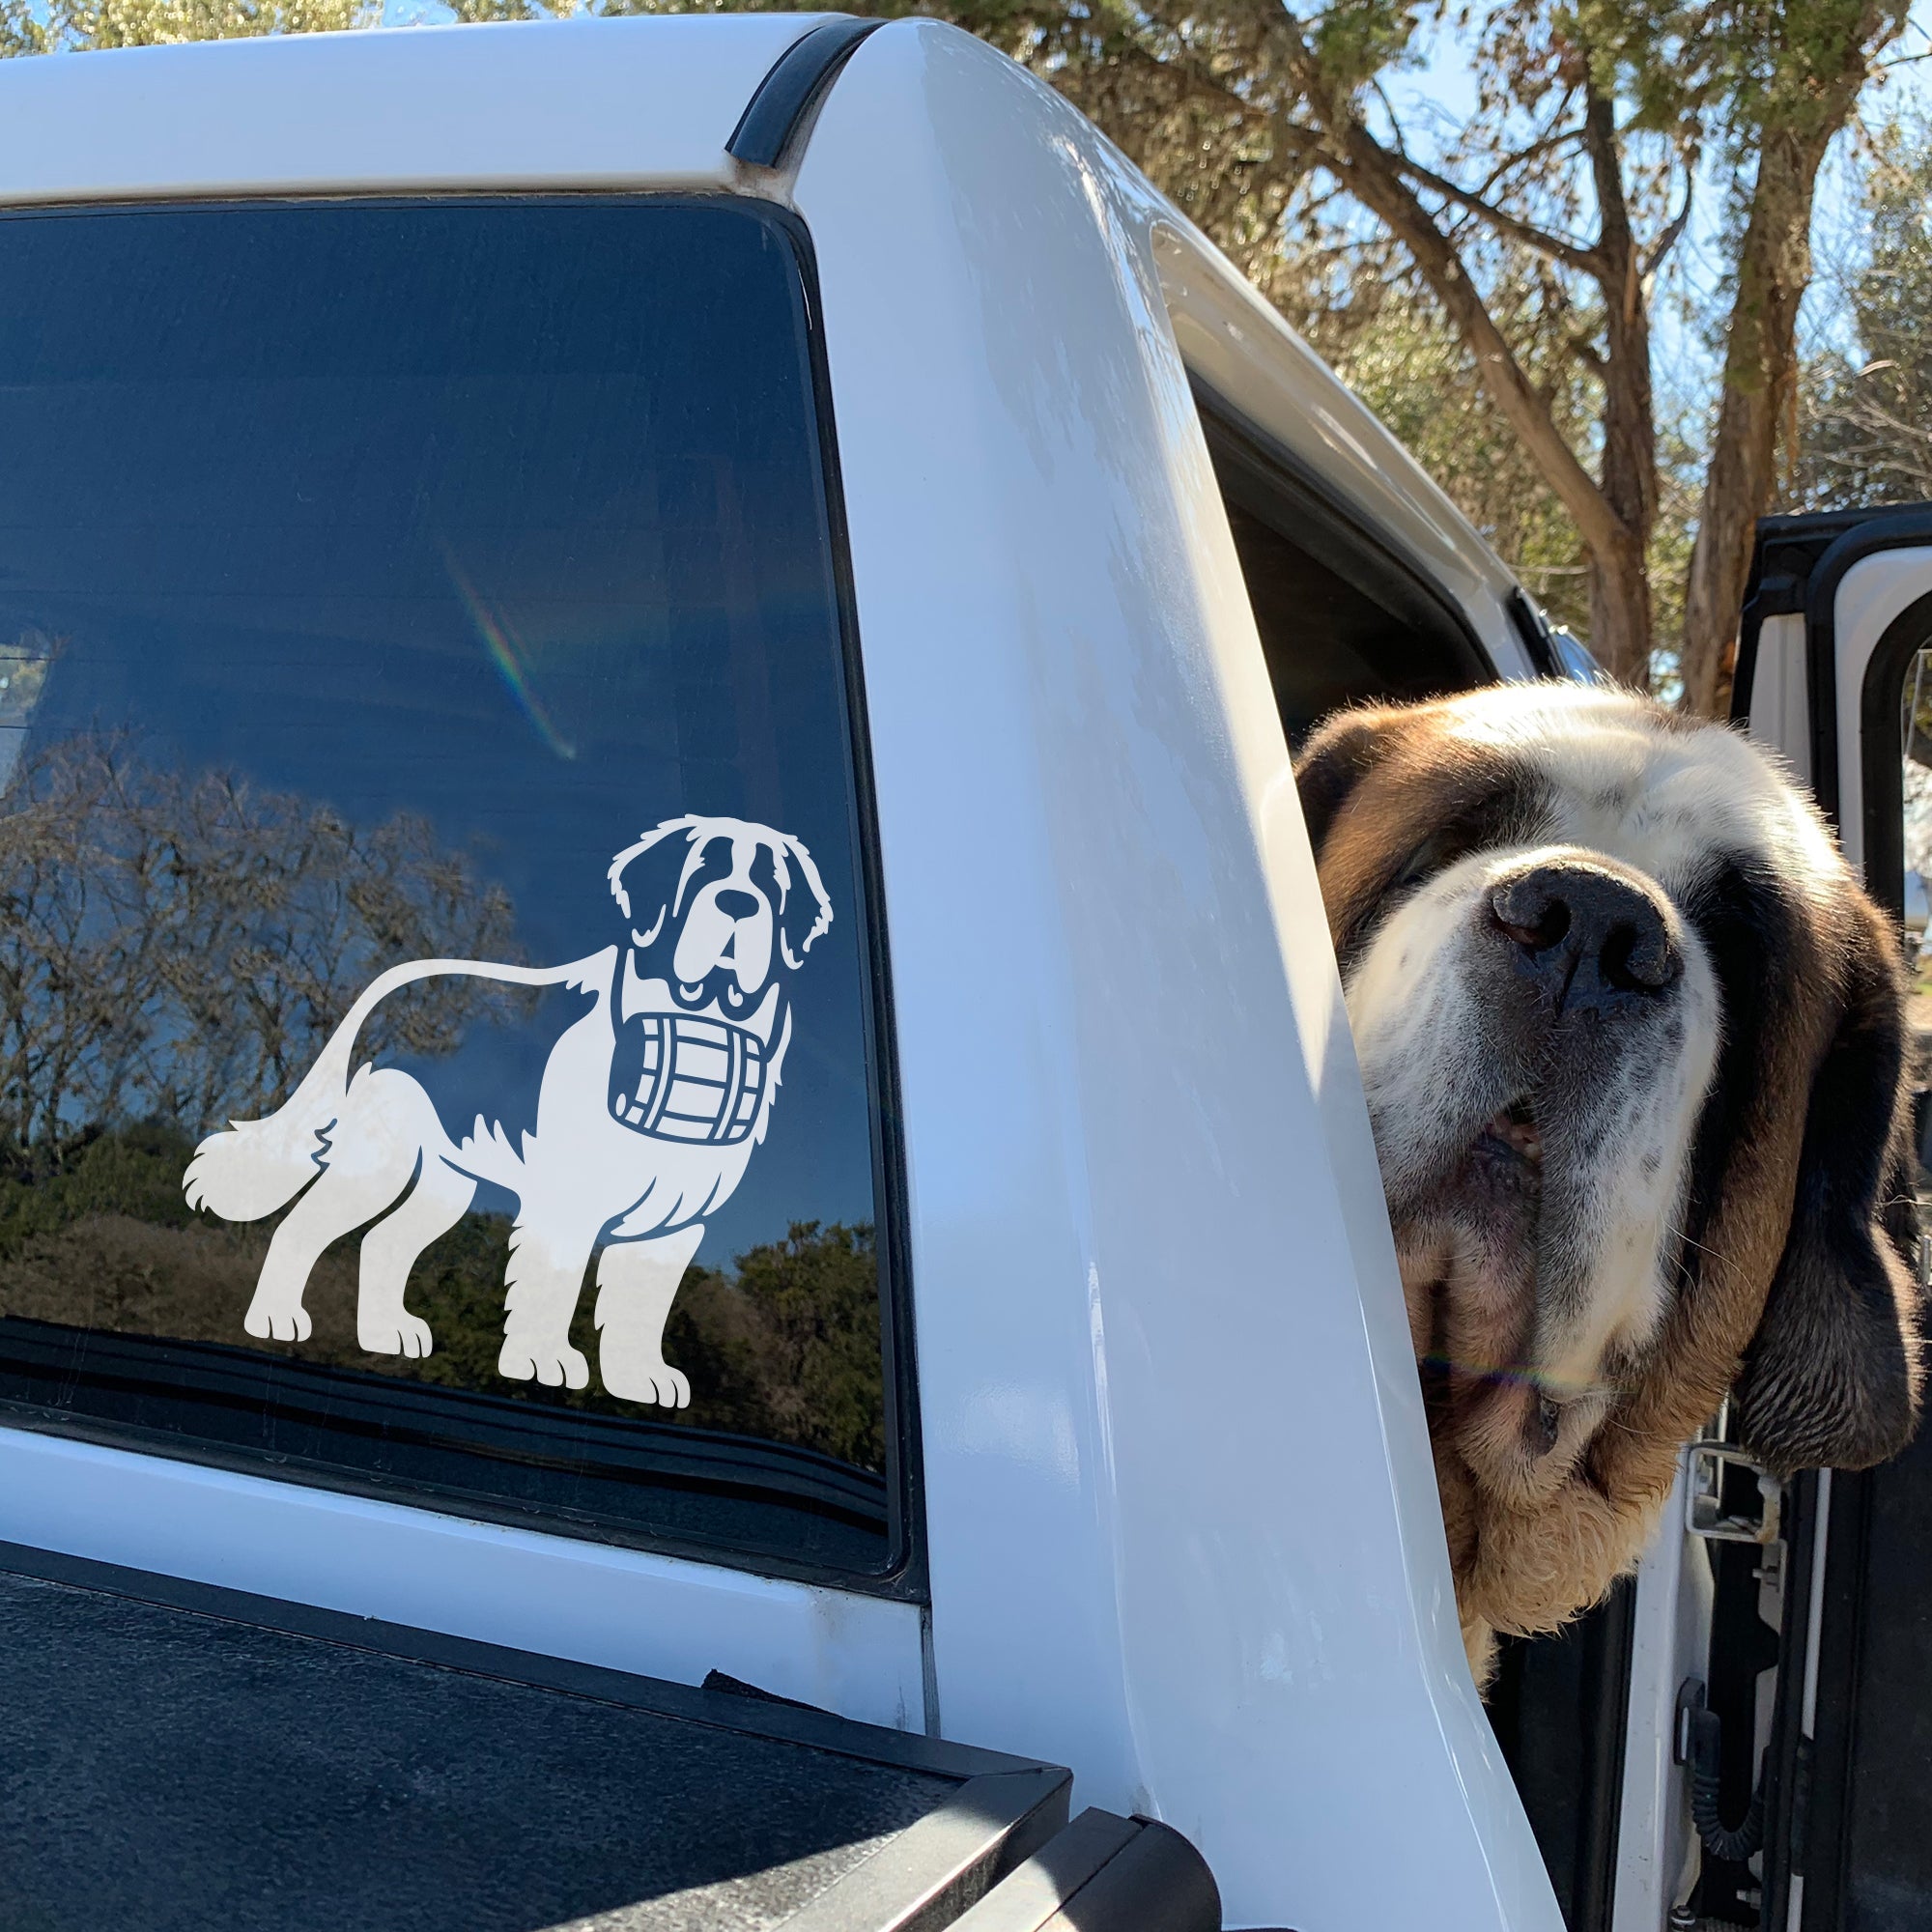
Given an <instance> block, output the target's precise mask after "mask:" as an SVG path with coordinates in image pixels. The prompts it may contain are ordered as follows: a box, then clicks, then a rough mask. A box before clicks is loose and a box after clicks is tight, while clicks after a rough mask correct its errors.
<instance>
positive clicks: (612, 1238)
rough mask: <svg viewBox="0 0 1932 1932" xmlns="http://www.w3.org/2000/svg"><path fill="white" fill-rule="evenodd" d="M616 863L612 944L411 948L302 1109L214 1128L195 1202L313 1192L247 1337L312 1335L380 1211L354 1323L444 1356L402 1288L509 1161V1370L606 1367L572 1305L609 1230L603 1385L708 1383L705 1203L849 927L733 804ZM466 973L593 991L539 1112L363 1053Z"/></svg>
mask: <svg viewBox="0 0 1932 1932" xmlns="http://www.w3.org/2000/svg"><path fill="white" fill-rule="evenodd" d="M608 880H609V884H610V889H611V898H612V899H613V900H614V901H615V913H614V923H615V924H616V925H617V927H618V930H619V932H620V934H621V937H619V938H618V939H617V941H616V942H615V943H614V944H612V945H611V946H607V947H605V948H604V949H603V950H602V951H601V952H593V953H591V954H590V955H589V956H588V957H587V958H583V959H575V960H572V961H570V962H569V963H568V964H567V965H563V966H551V967H531V966H509V965H499V964H496V963H493V962H490V961H487V960H477V959H416V960H411V961H407V962H405V963H402V964H398V965H396V966H392V967H390V968H389V969H388V970H387V971H386V972H384V973H382V974H379V975H378V976H377V978H376V979H375V980H372V981H371V982H370V984H369V986H368V987H367V988H366V990H365V991H364V992H363V993H362V995H361V997H360V998H359V999H357V1000H356V1002H355V1005H354V1006H353V1007H352V1008H351V1009H349V1012H348V1014H347V1015H346V1016H345V1017H344V1019H343V1022H342V1024H341V1026H340V1027H338V1028H337V1029H336V1031H335V1033H334V1035H333V1037H331V1038H330V1039H329V1041H328V1044H327V1046H326V1047H324V1048H323V1050H322V1053H321V1054H320V1055H319V1056H318V1057H317V1060H316V1063H315V1065H313V1066H312V1067H311V1068H310V1069H309V1071H308V1073H307V1075H306V1076H305V1077H304V1078H303V1080H302V1082H301V1084H300V1086H299V1087H298V1088H297V1090H296V1091H295V1093H294V1094H291V1095H290V1097H289V1099H288V1100H287V1101H286V1102H285V1103H284V1104H283V1105H282V1106H281V1107H279V1108H277V1109H276V1111H275V1112H274V1113H273V1114H271V1115H270V1116H269V1117H268V1118H267V1119H266V1120H261V1121H242V1122H236V1123H235V1124H234V1125H233V1126H231V1127H228V1128H226V1129H224V1130H223V1131H222V1132H220V1133H216V1134H212V1135H211V1136H210V1137H209V1138H208V1139H207V1140H205V1141H203V1142H202V1144H201V1146H200V1147H199V1148H198V1149H196V1151H195V1154H194V1158H193V1159H192V1160H191V1161H190V1162H189V1163H188V1168H187V1173H186V1175H185V1179H184V1182H183V1185H184V1188H185V1193H186V1196H187V1202H188V1206H189V1207H191V1208H209V1209H211V1210H212V1211H213V1212H214V1213H216V1214H219V1215H221V1216H222V1217H223V1218H224V1219H227V1220H230V1221H254V1220H259V1219H261V1218H262V1217H263V1216H264V1215H267V1214H272V1213H274V1212H275V1211H276V1210H277V1209H278V1208H282V1207H284V1206H286V1205H287V1204H288V1203H289V1202H290V1201H292V1200H295V1199H296V1196H297V1195H298V1194H299V1195H300V1199H299V1200H298V1201H296V1205H295V1207H294V1208H292V1209H291V1210H290V1212H289V1213H288V1215H287V1216H286V1217H285V1218H284V1220H283V1221H282V1222H281V1224H280V1225H279V1226H278V1227H277V1228H276V1230H275V1233H274V1236H273V1238H272V1240H271V1241H270V1246H269V1252H268V1256H267V1258H266V1259H265V1261H264V1262H263V1264H262V1272H261V1276H260V1279H259V1281H258V1282H257V1284H256V1288H255V1295H254V1299H253V1301H252V1302H251V1303H250V1304H249V1307H248V1311H247V1314H246V1316H245V1317H244V1319H243V1325H244V1326H245V1328H246V1330H247V1332H248V1333H249V1334H250V1335H255V1336H259V1337H262V1338H264V1339H272V1340H276V1341H285V1342H286V1341H299V1340H302V1339H304V1338H305V1337H306V1336H307V1335H308V1333H309V1318H308V1315H307V1313H306V1311H305V1310H304V1309H303V1307H302V1292H303V1290H304V1289H305V1288H306V1286H307V1284H308V1278H309V1272H310V1270H311V1269H312V1268H313V1267H314V1266H315V1264H316V1262H317V1260H318V1259H319V1258H320V1257H321V1255H322V1254H323V1252H324V1251H325V1250H326V1249H327V1248H328V1247H329V1246H330V1245H331V1244H332V1243H333V1242H335V1241H337V1240H339V1239H341V1238H342V1236H345V1235H347V1234H349V1233H350V1232H351V1231H352V1230H354V1229H355V1228H358V1227H360V1226H362V1225H363V1223H365V1222H368V1221H371V1220H373V1221H374V1223H375V1225H374V1226H373V1227H371V1228H370V1230H369V1232H368V1233H367V1234H366V1235H364V1236H363V1237H362V1252H361V1264H360V1273H359V1276H358V1281H357V1293H356V1312H355V1328H356V1339H357V1340H358V1341H359V1342H360V1344H361V1346H362V1347H363V1348H364V1349H367V1350H371V1351H373V1352H375V1353H379V1354H392V1355H393V1354H402V1355H416V1356H421V1355H427V1354H428V1353H429V1352H430V1349H431V1346H432V1341H433V1338H432V1336H431V1334H430V1331H429V1326H428V1324H427V1323H426V1322H424V1321H421V1320H420V1319H418V1318H417V1317H416V1316H413V1315H412V1314H410V1313H409V1311H408V1310H407V1309H406V1308H405V1307H404V1305H403V1291H404V1287H405V1284H406V1283H407V1282H408V1280H409V1277H410V1269H411V1267H412V1265H413V1264H414V1263H415V1261H416V1258H417V1257H418V1256H419V1255H420V1254H421V1253H422V1252H423V1250H424V1249H425V1248H426V1247H428V1246H429V1244H430V1243H431V1242H432V1241H434V1240H436V1239H437V1238H438V1237H439V1236H441V1235H444V1234H446V1233H447V1232H448V1231H449V1230H450V1229H451V1228H453V1227H454V1226H455V1225H456V1223H457V1222H458V1221H459V1220H460V1219H461V1218H462V1217H463V1215H464V1213H465V1212H466V1211H467V1210H468V1209H469V1205H470V1203H471V1201H472V1200H473V1199H474V1198H475V1194H476V1190H477V1186H478V1183H479V1182H482V1181H491V1182H494V1183H495V1184H496V1185H497V1186H498V1187H502V1188H505V1189H507V1190H508V1191H509V1192H510V1193H512V1194H514V1195H515V1196H516V1197H517V1201H518V1211H517V1216H516V1222H515V1226H514V1228H513V1231H512V1233H511V1236H510V1264H509V1269H508V1274H507V1279H506V1283H505V1286H506V1290H507V1293H506V1299H505V1313H504V1321H503V1347H502V1352H501V1354H500V1355H499V1356H498V1357H497V1373H498V1374H500V1375H503V1376H508V1377H511V1378H516V1379H518V1380H523V1381H529V1380H532V1379H534V1380H537V1381H540V1382H547V1383H550V1384H552V1385H553V1386H556V1385H563V1386H567V1387H570V1388H583V1387H585V1386H586V1385H587V1384H588V1382H589V1378H590V1365H589V1364H588V1363H587V1362H586V1361H585V1360H584V1358H583V1355H582V1351H581V1350H578V1349H576V1348H575V1347H573V1346H572V1343H571V1340H570V1323H571V1318H572V1317H573V1315H574V1314H575V1313H576V1310H577V1303H578V1297H579V1294H580V1293H581V1292H582V1283H583V1274H584V1269H585V1267H586V1266H587V1265H588V1264H589V1261H590V1257H591V1254H592V1252H593V1251H594V1250H596V1249H597V1248H598V1247H599V1246H600V1244H601V1246H602V1254H601V1257H600V1259H599V1262H598V1266H597V1302H596V1310H595V1317H596V1325H597V1330H598V1371H599V1378H600V1379H601V1381H602V1382H603V1385H604V1388H605V1390H606V1392H607V1393H609V1394H611V1395H614V1396H619V1397H622V1398H624V1399H626V1400H628V1401H632V1402H639V1403H657V1404H662V1405H663V1406H667V1407H676V1408H682V1407H685V1406H688V1405H689V1403H690V1401H691V1388H690V1384H689V1383H688V1382H687V1381H686V1379H685V1377H684V1375H683V1374H682V1372H681V1371H679V1370H677V1369H674V1368H672V1367H671V1366H670V1365H669V1364H668V1362H667V1361H666V1360H665V1358H664V1327H665V1321H666V1319H667V1318H668V1315H669V1314H670V1306H671V1301H672V1299H673V1297H674V1296H675V1295H676V1293H677V1290H678V1285H679V1283H680V1282H681V1281H682V1280H683V1279H684V1273H685V1269H686V1268H687V1267H688V1266H689V1265H690V1264H691V1262H692V1258H693V1257H694V1256H695V1255H696V1252H697V1247H698V1243H699V1242H700V1241H701V1240H702V1239H703V1237H704V1217H705V1215H707V1214H708V1213H710V1212H712V1211H713V1210H714V1209H716V1208H719V1207H721V1206H722V1205H723V1204H724V1202H725V1200H726V1199H727V1198H728V1197H729V1195H730V1194H731V1192H732V1190H733V1189H734V1188H735V1187H736V1186H737V1185H738V1182H739V1181H740V1180H741V1179H743V1178H744V1175H745V1169H746V1167H747V1165H748V1164H749V1162H750V1160H751V1157H752V1153H753V1150H754V1149H755V1148H756V1147H757V1145H758V1143H759V1142H760V1141H762V1140H763V1139H764V1137H765V1124H766V1122H767V1120H768V1119H769V1117H770V1114H771V1109H772V1104H773V1102H774V1100H775V1099H776V1098H777V1096H778V1091H779V1084H780V1079H781V1073H782V1069H783V1066H784V1057H785V1048H786V1046H787V1044H788V1043H789V1041H790V1039H791V1007H790V998H789V993H788V990H787V985H786V981H787V980H788V978H789V976H790V975H791V974H792V973H793V972H795V971H796V970H797V969H798V967H799V966H800V964H801V963H802V962H803V960H804V957H805V954H806V952H807V951H808V949H809V948H810V946H811V944H812V942H813V941H814V940H816V939H817V938H818V937H819V936H820V935H821V934H822V933H824V932H825V931H826V930H827V929H828V927H829V926H830V925H831V923H832V903H831V900H830V899H829V898H828V897H827V896H826V892H825V888H824V886H823V884H822V883H821V882H820V879H819V875H818V870H817V867H815V866H814V865H813V864H812V861H811V855H810V853H809V852H808V851H807V850H806V849H805V847H804V846H803V845H802V844H800V843H799V841H798V840H797V839H796V838H790V837H789V836H787V835H786V834H784V833H781V832H774V831H773V830H772V829H771V828H770V827H769V826H764V825H753V824H750V823H747V822H746V821H744V820H741V819H735V818H699V817H687V818H675V819H668V820H667V821H666V822H665V823H664V824H662V825H660V826H658V827H656V828H655V830H653V831H650V832H647V833H645V834H644V835H643V837H642V838H639V839H638V840H637V841H636V842H635V843H633V844H631V845H627V846H626V847H625V848H624V849H623V850H622V851H620V852H619V853H618V854H617V856H616V857H615V858H614V859H612V860H611V862H610V869H609V873H608ZM448 974H455V975H467V976H469V977H471V978H475V979H483V980H498V981H502V982H505V983H508V984H511V985H519V986H564V987H568V988H570V989H572V990H573V991H576V992H578V993H580V994H582V995H583V996H584V997H585V998H587V1000H588V1001H589V1006H588V1009H587V1010H586V1011H584V1012H583V1013H582V1016H581V1017H580V1018H578V1019H576V1020H575V1021H574V1022H573V1023H572V1024H571V1025H570V1026H569V1027H567V1028H566V1029H565V1030H564V1032H563V1033H562V1034H561V1035H560V1036H559V1037H558V1038H557V1039H556V1042H555V1044H554V1046H553V1047H552V1048H551V1050H550V1057H549V1060H548V1062H547V1063H546V1065H545V1067H544V1072H543V1079H542V1084H541V1087H540V1090H539V1094H538V1098H537V1114H536V1127H535V1130H534V1131H533V1132H530V1133H526V1134H523V1135H521V1136H519V1137H518V1138H517V1140H516V1141H514V1142H513V1140H512V1138H511V1136H510V1135H509V1134H508V1133H507V1132H506V1131H505V1130H504V1128H503V1125H502V1123H501V1122H499V1121H495V1120H486V1119H484V1118H482V1117H481V1116H479V1117H478V1118H477V1120H476V1122H475V1123H474V1125H473V1126H472V1127H471V1128H470V1129H469V1132H467V1133H465V1134H463V1135H461V1136H460V1137H453V1136H452V1135H451V1134H450V1133H449V1132H447V1131H446V1130H445V1128H444V1126H443V1123H442V1121H441V1119H440V1115H439V1113H438V1111H437V1108H436V1105H435V1104H434V1102H433V1101H432V1099H431V1097H430V1095H429V1094H428V1093H427V1092H426V1091H425V1090H424V1088H423V1087H422V1085H421V1084H420V1082H418V1081H417V1080H416V1079H415V1078H414V1077H413V1076H412V1075H411V1074H409V1073H406V1072H404V1071H402V1070H401V1069H400V1068H398V1067H384V1068H380V1069H379V1068H376V1067H373V1066H369V1065H363V1066H360V1067H357V1066H355V1039H356V1035H357V1033H358V1032H359V1031H360V1029H361V1028H362V1026H363V1024H364V1022H365V1021H366V1020H367V1019H368V1018H369V1016H370V1014H371V1013H372V1012H374V1011H375V1009H376V1008H377V1006H378V1005H379V1004H380V1003H381V1002H382V1001H383V1000H384V999H385V998H387V997H388V996H389V995H390V994H392V993H395V992H397V991H398V990H399V989H401V988H402V987H404V986H406V985H409V984H410V983H412V981H414V980H428V979H434V978H437V977H439V976H442V975H448ZM304 1188H306V1190H307V1191H306V1192H303V1191H302V1190H303V1189H304ZM377 1217H381V1218H377Z"/></svg>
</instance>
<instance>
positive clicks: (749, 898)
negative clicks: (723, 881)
mask: <svg viewBox="0 0 1932 1932" xmlns="http://www.w3.org/2000/svg"><path fill="white" fill-rule="evenodd" d="M712 903H713V904H714V905H715V906H716V907H717V908H718V910H719V911H720V912H722V913H723V914H724V915H725V918H726V919H750V918H751V916H752V915H753V913H754V912H756V911H757V909H758V901H757V899H756V897H755V896H754V895H752V894H751V893H741V892H739V891H738V890H737V889H736V888H735V887H727V888H726V889H725V891H724V892H722V893H720V894H719V895H718V896H717V897H716V898H715V899H714V900H713V901H712Z"/></svg>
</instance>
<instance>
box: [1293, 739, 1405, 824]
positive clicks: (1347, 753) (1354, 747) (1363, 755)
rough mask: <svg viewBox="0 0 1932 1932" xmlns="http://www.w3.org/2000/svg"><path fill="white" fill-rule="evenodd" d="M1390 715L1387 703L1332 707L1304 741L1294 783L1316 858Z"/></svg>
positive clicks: (1370, 764) (1377, 751)
mask: <svg viewBox="0 0 1932 1932" xmlns="http://www.w3.org/2000/svg"><path fill="white" fill-rule="evenodd" d="M1393 716H1394V714H1393V713H1392V712H1390V711H1388V710H1387V709H1385V708H1384V709H1376V708H1373V707H1370V706H1367V705H1362V706H1356V707H1353V708H1351V709H1350V710H1347V711H1336V712H1332V713H1331V714H1330V715H1329V716H1328V717H1327V718H1325V719H1323V720H1322V722H1321V724H1320V725H1317V726H1316V727H1315V729H1314V730H1313V731H1311V732H1310V733H1309V735H1308V742H1307V743H1306V744H1305V745H1303V746H1302V748H1301V755H1300V756H1299V757H1297V758H1296V759H1295V761H1294V789H1295V791H1296V793H1297V794H1298V795H1299V796H1300V799H1301V815H1302V817H1303V818H1304V819H1305V820H1306V821H1307V823H1308V842H1309V844H1310V845H1312V846H1313V847H1314V848H1315V856H1316V857H1317V858H1318V859H1319V858H1320V857H1321V847H1322V845H1323V843H1324V842H1325V841H1326V839H1327V837H1328V830H1329V827H1330V826H1332V825H1333V824H1334V822H1335V814H1336V813H1337V812H1338V811H1340V810H1342V808H1343V806H1345V805H1346V804H1347V803H1348V802H1349V795H1350V792H1352V791H1353V790H1354V789H1355V787H1356V786H1357V785H1358V784H1360V783H1361V781H1363V779H1365V778H1366V777H1367V776H1368V775H1369V773H1370V772H1371V771H1373V770H1374V769H1375V766H1376V761H1377V760H1378V758H1379V757H1380V756H1381V754H1382V750H1383V747H1384V745H1385V744H1386V742H1387V736H1388V727H1389V724H1390V721H1391V719H1392V718H1393Z"/></svg>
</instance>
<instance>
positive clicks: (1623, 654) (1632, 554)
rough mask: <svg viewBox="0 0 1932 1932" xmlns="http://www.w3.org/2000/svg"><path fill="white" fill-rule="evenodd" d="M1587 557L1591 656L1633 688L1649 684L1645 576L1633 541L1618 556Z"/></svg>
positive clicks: (1648, 642)
mask: <svg viewBox="0 0 1932 1932" xmlns="http://www.w3.org/2000/svg"><path fill="white" fill-rule="evenodd" d="M1589 558H1590V655H1591V656H1592V657H1593V658H1595V659H1596V660H1597V662H1598V663H1599V664H1600V665H1602V666H1603V668H1605V670H1606V671H1608V672H1609V674H1610V675H1611V676H1612V677H1613V678H1615V679H1616V681H1617V682H1618V683H1619V684H1627V685H1629V686H1630V687H1631V688H1632V689H1633V690H1635V691H1648V690H1649V689H1650V650H1651V630H1650V580H1649V578H1648V577H1647V576H1646V575H1645V574H1644V568H1643V553H1642V552H1641V550H1640V549H1639V548H1638V547H1637V545H1636V544H1635V543H1634V542H1632V543H1630V544H1628V545H1627V546H1626V547H1625V548H1624V550H1623V554H1621V555H1620V556H1613V557H1610V558H1604V557H1601V556H1599V555H1598V554H1597V553H1596V552H1595V551H1591V552H1590V553H1589Z"/></svg>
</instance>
